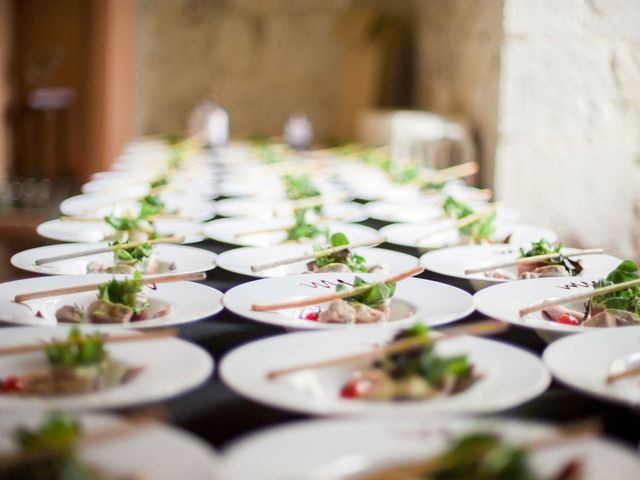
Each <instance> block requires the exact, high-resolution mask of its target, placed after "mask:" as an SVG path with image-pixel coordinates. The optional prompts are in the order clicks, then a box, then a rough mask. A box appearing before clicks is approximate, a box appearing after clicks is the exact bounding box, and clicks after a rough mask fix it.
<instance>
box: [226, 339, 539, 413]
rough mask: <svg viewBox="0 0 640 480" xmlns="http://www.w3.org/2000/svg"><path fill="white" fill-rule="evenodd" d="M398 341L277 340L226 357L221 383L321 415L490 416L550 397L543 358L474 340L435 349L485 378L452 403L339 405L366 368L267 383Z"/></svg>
mask: <svg viewBox="0 0 640 480" xmlns="http://www.w3.org/2000/svg"><path fill="white" fill-rule="evenodd" d="M393 335H394V332H392V331H389V330H384V329H379V328H378V329H367V330H365V331H355V330H349V331H335V330H334V331H329V332H301V333H294V334H291V335H280V336H276V337H271V338H267V339H264V340H259V341H256V342H252V343H250V344H248V345H245V346H242V347H240V348H237V349H236V350H234V351H233V352H231V353H230V354H228V355H227V356H226V357H225V358H224V359H223V360H222V363H221V364H220V376H221V377H222V379H223V380H224V381H225V383H227V384H228V385H229V386H230V387H231V388H233V389H234V390H236V391H237V392H239V393H240V394H242V395H244V396H246V397H249V398H251V399H252V400H255V401H257V402H261V403H266V404H268V405H271V406H275V407H278V408H284V409H286V410H295V411H299V412H304V413H311V414H320V415H336V414H340V415H345V414H358V415H360V414H384V413H390V414H408V413H424V414H426V413H433V412H440V413H443V412H469V413H471V412H476V413H486V412H492V411H497V410H504V409H507V408H510V407H514V406H516V405H518V404H520V403H523V402H525V401H527V400H530V399H532V398H534V397H536V396H538V395H540V394H541V393H542V392H544V391H545V390H546V389H547V387H548V386H549V383H550V381H551V375H549V372H548V371H547V369H546V368H545V366H544V364H543V363H542V362H541V361H540V359H538V357H536V356H534V355H532V354H530V353H528V352H525V351H524V350H521V349H518V348H516V347H512V346H510V345H507V344H506V343H500V342H495V341H492V340H487V339H483V338H474V337H460V338H457V339H451V340H448V341H446V342H442V343H440V344H438V346H437V347H436V348H437V351H438V352H439V353H441V354H442V355H446V356H450V355H460V354H467V355H468V356H469V360H470V362H472V363H473V364H474V368H475V370H476V371H477V372H478V373H479V374H480V375H482V378H480V379H479V380H478V381H477V382H475V383H474V384H473V385H472V386H471V387H469V388H468V389H467V390H465V391H463V392H460V393H458V394H456V395H452V396H449V397H442V398H435V399H429V400H415V401H413V400H408V401H402V402H393V401H387V402H382V401H371V400H354V399H345V398H341V397H340V390H341V389H342V387H343V386H344V385H345V383H347V382H348V381H349V380H350V379H351V378H352V375H353V373H354V372H355V371H356V370H358V369H360V368H364V367H366V366H367V365H368V364H369V362H367V361H364V362H363V361H359V362H353V363H350V364H347V365H340V366H336V367H329V368H322V369H315V370H307V371H302V372H298V373H295V374H292V375H287V376H284V377H281V378H279V379H276V380H270V379H268V378H267V373H268V372H269V371H271V370H274V369H279V368H287V367H291V366H295V365H301V364H305V363H310V362H316V361H321V360H325V359H330V358H334V357H341V356H343V355H350V354H358V353H361V352H367V351H370V350H371V349H373V348H375V347H376V346H379V345H381V344H385V343H387V342H389V341H390V340H391V339H392V337H393ZM248 365H251V368H247V366H248Z"/></svg>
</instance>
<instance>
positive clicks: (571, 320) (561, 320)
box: [556, 313, 580, 325]
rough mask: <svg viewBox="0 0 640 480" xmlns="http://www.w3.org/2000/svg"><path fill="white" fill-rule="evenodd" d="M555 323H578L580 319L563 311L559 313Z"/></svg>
mask: <svg viewBox="0 0 640 480" xmlns="http://www.w3.org/2000/svg"><path fill="white" fill-rule="evenodd" d="M556 322H557V323H564V324H565V325H580V321H579V320H578V319H577V318H576V317H574V316H572V315H569V314H568V313H565V314H564V315H560V316H559V317H558V320H556Z"/></svg>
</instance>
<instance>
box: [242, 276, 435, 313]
mask: <svg viewBox="0 0 640 480" xmlns="http://www.w3.org/2000/svg"><path fill="white" fill-rule="evenodd" d="M423 271H424V267H423V266H422V265H416V266H415V267H413V268H411V269H409V270H406V271H404V272H400V273H396V274H395V275H391V276H390V277H388V278H386V279H384V280H380V281H379V282H374V283H371V284H369V285H363V286H361V287H356V288H352V289H350V290H343V291H341V292H334V293H330V294H328V295H320V296H315V297H309V298H305V299H302V300H297V301H293V302H283V303H271V304H263V305H260V304H253V305H251V310H253V311H256V312H268V311H272V310H284V309H287V308H298V307H306V306H308V305H318V304H320V303H325V302H331V301H333V300H339V299H341V298H348V297H353V296H354V295H360V294H362V293H364V292H366V291H367V290H370V289H371V288H373V287H374V286H376V285H378V284H381V283H389V282H399V281H401V280H404V279H406V278H409V277H413V276H414V275H418V274H419V273H422V272H423Z"/></svg>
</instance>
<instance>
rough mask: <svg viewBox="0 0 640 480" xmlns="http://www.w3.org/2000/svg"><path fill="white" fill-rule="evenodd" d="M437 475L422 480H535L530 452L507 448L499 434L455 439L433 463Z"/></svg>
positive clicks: (431, 474)
mask: <svg viewBox="0 0 640 480" xmlns="http://www.w3.org/2000/svg"><path fill="white" fill-rule="evenodd" d="M433 461H434V464H435V465H436V468H435V471H432V472H431V473H428V474H426V475H425V476H422V477H418V478H422V479H423V480H458V479H460V480H462V479H465V480H466V479H478V480H535V479H537V478H538V477H537V475H536V474H535V473H534V472H533V470H532V469H531V467H530V466H529V463H528V455H527V451H526V450H525V449H524V448H523V447H520V446H515V445H511V444H508V443H506V442H504V441H502V440H501V439H500V437H498V436H497V435H496V434H494V433H490V432H473V433H470V434H466V435H463V436H461V437H457V438H454V439H453V440H452V441H451V443H450V444H449V446H448V448H447V450H446V451H445V452H444V453H442V454H440V455H439V456H437V457H436V458H435V459H434V460H433Z"/></svg>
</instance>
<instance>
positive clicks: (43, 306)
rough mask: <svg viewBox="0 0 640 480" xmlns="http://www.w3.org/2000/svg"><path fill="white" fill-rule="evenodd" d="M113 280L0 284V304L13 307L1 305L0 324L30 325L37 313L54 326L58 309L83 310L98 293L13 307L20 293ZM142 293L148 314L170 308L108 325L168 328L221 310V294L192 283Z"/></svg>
mask: <svg viewBox="0 0 640 480" xmlns="http://www.w3.org/2000/svg"><path fill="white" fill-rule="evenodd" d="M112 278H113V277H112V276H111V275H64V276H59V275H56V276H51V277H35V278H29V279H26V280H15V281H13V282H6V283H2V284H0V302H3V303H4V302H6V303H5V304H13V305H14V307H13V308H5V306H4V305H2V304H0V321H4V322H7V323H14V324H18V325H28V324H33V323H34V322H35V320H34V317H35V318H38V317H37V316H36V313H37V312H40V314H41V316H42V317H43V320H44V321H45V322H46V323H47V324H51V325H55V324H56V319H55V312H56V310H57V309H59V308H60V307H62V306H64V305H73V304H77V305H79V306H81V307H85V308H86V307H87V306H89V304H90V303H91V302H93V301H94V300H95V299H96V298H97V296H96V293H97V290H92V291H90V292H83V293H74V294H67V295H63V296H53V297H47V298H40V299H35V300H29V301H27V302H24V304H22V305H16V304H15V303H14V302H13V299H14V297H15V296H16V295H17V294H20V293H29V292H37V291H43V290H51V289H57V288H64V287H72V286H77V285H87V284H89V285H94V284H99V283H102V282H108V281H110V280H111V279H112ZM144 292H145V296H147V297H148V299H149V302H150V303H151V307H150V310H151V312H154V311H159V310H163V309H167V308H170V310H169V313H167V314H166V315H163V316H161V317H159V318H152V319H148V320H140V321H135V322H131V323H128V324H108V325H110V326H117V327H124V328H135V329H140V328H155V327H168V326H171V325H179V324H181V323H188V322H194V321H196V320H200V319H203V318H207V317H210V316H212V315H215V314H216V313H218V312H219V311H220V310H222V293H221V292H219V291H218V290H216V289H214V288H211V287H208V286H206V285H202V284H199V283H195V282H174V283H160V284H158V285H156V289H155V290H152V289H150V288H148V287H144ZM105 325H106V324H105Z"/></svg>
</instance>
